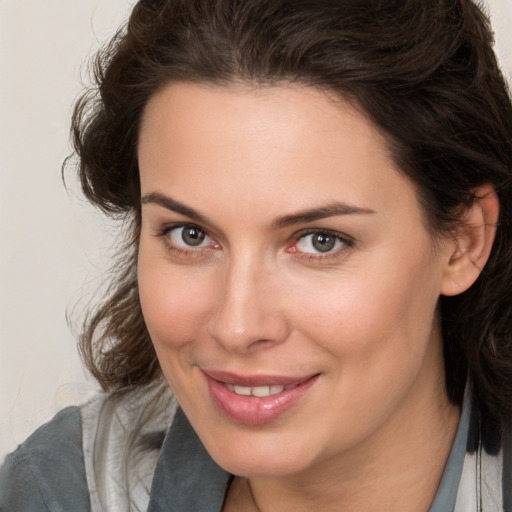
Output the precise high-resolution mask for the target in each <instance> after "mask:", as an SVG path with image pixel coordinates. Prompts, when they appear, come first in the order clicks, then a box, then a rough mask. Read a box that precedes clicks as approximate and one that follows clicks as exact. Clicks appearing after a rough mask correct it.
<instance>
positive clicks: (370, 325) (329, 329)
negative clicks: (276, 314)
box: [294, 254, 438, 373]
mask: <svg viewBox="0 0 512 512" xmlns="http://www.w3.org/2000/svg"><path fill="white" fill-rule="evenodd" d="M437 280H438V277H437V272H436V269H435V267H433V266H432V265H431V262H430V261H429V257H428V256H426V257H418V255H415V258H407V259H406V260H405V261H402V262H400V261H398V262H397V260H396V258H392V257H390V258H386V257H385V255H382V254H380V255H379V258H378V261H374V262H368V264H365V265H362V266H361V268H360V269H356V268H354V269H351V271H349V272H347V273H345V274H344V275H340V276H338V277H337V278H336V279H333V280H332V281H330V282H329V281H325V282H323V283H322V284H323V286H322V287H321V290H318V289H316V292H315V293H309V294H300V295H298V296H295V299H294V300H295V301H300V302H297V314H296V318H298V319H300V318H302V319H304V320H302V321H300V320H299V321H300V322H301V323H300V326H301V327H300V329H301V330H302V332H303V334H305V336H306V337H308V338H310V339H316V340H318V343H319V344H322V345H323V347H324V348H325V349H326V350H327V351H328V352H330V353H331V354H333V355H335V356H336V358H337V359H340V360H342V361H344V362H346V361H351V362H353V363H354V368H355V371H359V370H357V369H356V366H357V365H360V367H361V368H364V369H365V373H367V371H368V369H369V365H373V366H375V368H376V371H377V372H380V371H382V370H383V365H384V366H385V365H386V363H387V362H388V361H391V362H393V364H395V362H396V361H397V360H398V361H403V362H404V365H406V362H407V360H408V361H409V362H411V360H413V359H418V360H419V359H421V356H422V354H423V353H424V351H425V350H426V348H427V345H428V342H429V339H430V335H431V329H432V324H433V317H434V313H435V310H436V304H437V300H438V290H437ZM310 284H311V283H310ZM312 287H313V285H312V284H311V286H310V287H309V289H312ZM343 367H344V370H346V369H347V366H346V365H343Z"/></svg>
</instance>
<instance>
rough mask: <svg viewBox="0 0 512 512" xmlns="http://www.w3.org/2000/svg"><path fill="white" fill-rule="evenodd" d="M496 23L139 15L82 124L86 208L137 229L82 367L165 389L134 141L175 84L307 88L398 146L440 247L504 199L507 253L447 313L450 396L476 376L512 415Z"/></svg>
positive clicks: (239, 0)
mask: <svg viewBox="0 0 512 512" xmlns="http://www.w3.org/2000/svg"><path fill="white" fill-rule="evenodd" d="M492 43H493V40H492V33H491V30H490V27H489V23H488V21H487V19H486V17H485V16H484V15H483V14H482V12H481V11H480V10H479V8H478V7H477V6H476V5H475V4H474V3H473V2H471V1H469V0H395V1H392V2H391V1H388V0H250V1H247V0H140V1H139V2H138V3H137V4H136V5H135V7H134V8H133V12H132V14H131V17H130V20H129V22H128V24H127V26H126V27H125V28H123V29H122V30H120V32H119V33H118V34H117V35H116V36H115V37H114V38H113V40H112V41H111V42H110V44H109V45H108V46H106V47H105V48H104V50H103V51H101V52H100V53H99V54H98V56H97V58H96V61H95V63H94V73H95V83H96V86H95V88H93V89H92V90H91V91H89V92H87V93H86V94H84V95H83V97H82V98H81V99H80V100H79V101H78V102H77V104H76V108H75V112H74V117H73V136H74V145H75V150H76V153H77V155H78V158H79V174H80V179H81V183H82V187H83V191H84V192H85V195H86V196H87V198H88V199H89V200H90V201H91V202H92V203H93V204H95V205H97V206H98V207H100V208H101V209H103V210H104V211H105V212H107V213H108V214H110V215H114V216H118V215H121V216H124V217H125V218H127V219H129V220H130V221H131V223H132V224H131V227H130V229H129V233H130V237H129V243H128V248H129V249H128V256H125V259H124V260H123V261H121V262H120V263H119V265H118V269H119V275H118V276H117V277H116V279H114V281H113V283H112V287H111V290H110V291H111V293H110V295H109V297H108V298H107V299H106V301H105V303H104V304H103V305H102V306H100V307H99V308H98V309H97V310H96V311H95V312H93V313H91V315H90V316H89V317H88V319H87V321H86V325H85V330H84V333H83V336H82V338H81V350H82V354H83V356H84V359H85V361H86V363H87V365H88V367H89V368H90V370H91V371H92V373H93V375H94V376H95V377H96V378H97V379H98V380H99V382H100V383H101V385H102V386H103V388H105V389H126V388H127V387H128V388H129V387H131V386H138V385H142V384H145V383H148V382H151V381H153V380H155V379H156V378H157V377H158V376H159V366H158V362H157V359H156V356H155V353H154V350H153V347H152V344H151V341H150V338H149V335H148V333H147V330H146V328H145V325H144V321H143V318H142V313H141V309H140V305H139V299H138V292H137V281H136V264H137V261H136V250H137V240H138V234H139V227H140V191H139V178H138V164H137V138H138V131H139V125H140V120H141V115H142V112H143V110H144V107H145V105H146V103H147V102H148V99H149V98H150V97H151V96H152V95H153V94H155V92H156V91H157V90H158V89H159V88H161V87H162V86H164V85H165V84H167V83H169V82H172V81H178V80H185V81H192V82H201V83H211V84H228V83H232V82H245V83H250V84H253V85H257V86H270V85H274V84H283V83H290V82H293V83H301V84H305V85H308V86H313V87H319V88H325V89H329V90H332V91H334V92H336V93H337V94H339V95H340V96H341V97H343V98H345V99H347V100H349V101H351V102H352V103H353V104H354V105H356V106H357V107H358V108H360V109H362V110H363V111H364V112H366V114H367V115H368V116H369V117H370V118H371V119H372V120H373V122H374V123H375V124H376V126H378V127H379V128H380V130H381V131H382V132H383V133H384V134H385V136H386V138H387V140H388V142H389V145H390V148H391V151H392V155H393V157H394V160H395V162H396V164H397V165H398V167H399V168H400V169H401V171H402V172H403V173H404V174H405V175H407V176H409V177H410V179H412V181H413V182H414V183H415V185H416V188H417V193H418V198H419V200H420V203H421V205H422V207H423V209H424V212H425V216H426V219H427V222H428V225H429V227H430V228H431V230H432V232H433V233H436V234H438V235H439V234H441V235H447V234H451V233H453V232H454V229H455V228H456V227H457V225H459V223H460V221H461V206H467V205H469V204H471V201H472V200H473V199H474V197H473V191H474V189H475V188H476V187H478V186H479V185H482V184H484V183H491V184H492V185H493V186H494V188H495V189H496V191H497V193H498V197H499V200H500V218H499V226H498V230H497V237H496V240H495V243H494V247H493V250H492V254H491V256H490V260H489V262H488V264H487V265H486V267H485V268H484V270H483V271H482V272H481V275H480V277H479V279H478V280H477V282H476V283H475V284H474V285H473V286H472V287H471V288H470V289H469V290H468V291H467V292H465V293H463V294H461V295H459V296H456V297H441V300H440V308H441V318H442V328H443V336H444V348H445V362H446V376H447V389H448V393H449V395H450V397H451V399H452V400H454V401H460V399H461V393H462V389H463V387H464V385H465V382H466V378H467V375H468V373H469V376H470V378H471V381H472V383H473V388H474V394H475V396H476V400H477V402H478V404H479V407H480V409H481V410H482V411H483V412H484V416H485V417H486V418H488V419H489V421H491V420H492V421H503V420H505V421H506V422H509V418H511V417H512V416H511V413H512V321H511V311H512V231H511V229H512V226H511V222H510V220H511V218H512V211H511V209H512V188H511V186H512V183H511V178H512V172H511V169H512V130H511V129H512V107H511V102H510V97H509V94H508V91H507V88H506V85H505V83H504V80H503V78H502V75H501V73H500V71H499V69H498V65H497V63H496V58H495V55H494V53H493V50H492Z"/></svg>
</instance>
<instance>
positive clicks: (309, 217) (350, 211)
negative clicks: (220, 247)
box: [141, 192, 377, 229]
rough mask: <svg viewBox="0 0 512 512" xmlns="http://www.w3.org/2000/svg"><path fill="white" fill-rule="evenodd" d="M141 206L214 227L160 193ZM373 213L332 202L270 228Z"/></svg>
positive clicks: (369, 210)
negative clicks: (164, 210) (151, 206)
mask: <svg viewBox="0 0 512 512" xmlns="http://www.w3.org/2000/svg"><path fill="white" fill-rule="evenodd" d="M141 204H156V205H158V206H162V207H163V208H166V209H167V210H171V211H173V212H176V213H179V214H181V215H185V216H186V217H188V218H190V219H192V220H194V221H196V222H199V223H201V224H208V225H210V226H212V225H214V223H213V222H212V221H211V220H210V219H209V218H208V217H205V216H204V215H202V214H200V213H199V212H197V211H196V210H194V209H193V208H190V207H189V206H186V205H184V204H183V203H180V202H179V201H176V200H175V199H171V198H170V197H168V196H165V195H163V194H161V193H160V192H151V193H149V194H145V195H144V196H142V199H141ZM375 213H377V212H375V210H371V209H369V208H360V207H358V206H352V205H349V204H346V203H341V202H333V203H330V204H328V205H327V206H323V207H320V208H312V209H310V210H305V211H301V212H297V213H294V214H291V215H285V216H284V217H279V218H278V219H276V220H275V221H274V222H272V228H273V229H282V228H286V227H289V226H294V225H296V224H304V223H307V222H314V221H315V220H320V219H325V218H328V217H335V216H339V215H372V214H375Z"/></svg>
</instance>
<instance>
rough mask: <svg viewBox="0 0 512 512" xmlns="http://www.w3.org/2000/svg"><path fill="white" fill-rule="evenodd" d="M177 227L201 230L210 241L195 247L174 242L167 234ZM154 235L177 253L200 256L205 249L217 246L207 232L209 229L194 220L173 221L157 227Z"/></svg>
mask: <svg viewBox="0 0 512 512" xmlns="http://www.w3.org/2000/svg"><path fill="white" fill-rule="evenodd" d="M178 228H194V229H197V230H199V231H202V232H203V233H204V234H205V236H206V237H208V238H209V239H210V243H209V244H207V245H201V246H197V247H194V246H192V245H186V244H183V245H180V244H176V243H174V242H172V241H171V240H170V236H169V234H170V232H171V231H173V230H175V229H178ZM155 236H156V237H158V238H162V239H163V242H164V244H165V246H166V248H167V249H168V250H170V251H172V252H174V253H175V254H177V255H186V256H202V255H203V254H205V251H208V250H209V249H217V248H218V247H219V244H218V243H217V242H216V241H215V239H214V237H213V236H212V235H211V234H210V233H209V231H208V230H207V229H206V228H204V227H203V226H200V225H199V224H195V223H194V222H173V223H170V224H166V225H164V226H162V227H161V228H160V229H158V231H157V232H156V233H155Z"/></svg>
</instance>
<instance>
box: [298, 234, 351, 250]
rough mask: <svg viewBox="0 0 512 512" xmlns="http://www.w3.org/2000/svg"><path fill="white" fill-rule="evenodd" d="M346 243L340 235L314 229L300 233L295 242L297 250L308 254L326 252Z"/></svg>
mask: <svg viewBox="0 0 512 512" xmlns="http://www.w3.org/2000/svg"><path fill="white" fill-rule="evenodd" d="M343 245H348V244H347V242H346V241H345V240H343V239H342V238H341V237H340V236H338V235H336V234H334V233H331V232H329V231H315V232H313V233H306V234H304V235H302V236H301V237H300V238H299V239H298V240H297V242H296V243H295V248H296V250H297V251H300V252H303V253H308V254H326V253H329V252H335V251H336V250H338V249H340V248H341V247H343Z"/></svg>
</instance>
